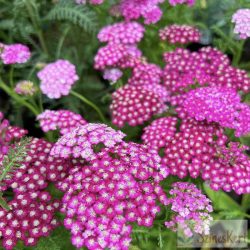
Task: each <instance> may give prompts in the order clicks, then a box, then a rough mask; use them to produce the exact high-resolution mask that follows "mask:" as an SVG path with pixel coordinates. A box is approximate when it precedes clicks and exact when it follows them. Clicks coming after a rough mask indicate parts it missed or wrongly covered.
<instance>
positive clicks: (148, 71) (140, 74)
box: [128, 61, 162, 85]
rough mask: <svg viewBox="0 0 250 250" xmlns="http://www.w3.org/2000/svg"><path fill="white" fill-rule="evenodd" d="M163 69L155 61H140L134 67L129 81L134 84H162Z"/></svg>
mask: <svg viewBox="0 0 250 250" xmlns="http://www.w3.org/2000/svg"><path fill="white" fill-rule="evenodd" d="M161 77H162V69H161V68H160V67H159V66H158V65H156V64H153V63H147V62H144V61H142V62H140V61H138V63H137V64H136V65H135V66H134V67H133V70H132V76H131V77H130V78H129V80H128V83H129V84H133V85H147V84H151V85H152V84H160V83H161Z"/></svg>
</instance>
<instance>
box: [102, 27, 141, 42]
mask: <svg viewBox="0 0 250 250" xmlns="http://www.w3.org/2000/svg"><path fill="white" fill-rule="evenodd" d="M144 31H145V29H144V27H143V26H142V25H141V24H139V23H137V22H120V23H115V24H112V25H108V26H105V27H104V28H102V29H101V30H100V32H99V34H98V36H97V37H98V39H99V41H101V42H108V43H118V44H120V43H121V44H132V45H134V44H136V43H138V42H140V41H141V39H142V38H143V35H144Z"/></svg>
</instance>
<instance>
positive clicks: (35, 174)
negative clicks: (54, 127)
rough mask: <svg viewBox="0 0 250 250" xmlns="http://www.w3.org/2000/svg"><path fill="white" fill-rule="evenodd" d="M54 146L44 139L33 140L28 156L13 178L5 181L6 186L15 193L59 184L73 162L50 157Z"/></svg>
mask: <svg viewBox="0 0 250 250" xmlns="http://www.w3.org/2000/svg"><path fill="white" fill-rule="evenodd" d="M52 146H53V144H52V143H50V142H47V141H45V140H43V139H37V138H32V141H31V142H30V143H29V145H28V146H27V156H26V157H25V159H24V160H23V161H22V162H21V163H20V165H21V166H20V167H19V168H17V169H16V171H15V172H14V173H13V174H12V176H11V178H8V179H6V180H5V181H4V184H5V186H7V187H10V188H12V190H13V191H14V192H15V193H26V192H37V191H42V190H44V189H45V188H46V187H47V185H48V183H49V182H53V183H55V184H56V183H57V182H58V181H60V180H62V179H63V178H65V176H66V175H67V173H68V169H69V168H70V167H71V166H72V162H71V161H69V160H65V159H62V158H55V157H53V156H50V151H51V148H52Z"/></svg>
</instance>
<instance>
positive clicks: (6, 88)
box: [0, 80, 40, 116]
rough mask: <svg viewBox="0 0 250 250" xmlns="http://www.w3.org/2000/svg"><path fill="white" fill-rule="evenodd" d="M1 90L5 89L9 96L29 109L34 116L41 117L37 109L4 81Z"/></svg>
mask: <svg viewBox="0 0 250 250" xmlns="http://www.w3.org/2000/svg"><path fill="white" fill-rule="evenodd" d="M0 88H1V89H3V90H4V91H5V92H6V93H7V94H8V95H9V96H11V97H12V98H13V99H14V100H15V101H17V102H18V103H20V104H22V105H23V106H25V107H27V108H28V109H29V110H30V111H32V113H34V115H36V116H37V115H39V113H40V112H39V111H38V110H36V108H35V107H34V106H33V105H31V104H30V103H28V102H27V101H25V100H24V99H23V98H22V97H20V96H18V95H17V94H16V93H15V92H14V91H13V90H12V89H11V88H10V87H8V86H7V85H6V84H5V83H4V82H3V81H1V80H0Z"/></svg>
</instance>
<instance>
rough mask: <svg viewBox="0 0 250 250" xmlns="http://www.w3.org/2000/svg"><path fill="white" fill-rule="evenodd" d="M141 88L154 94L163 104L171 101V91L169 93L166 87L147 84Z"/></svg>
mask: <svg viewBox="0 0 250 250" xmlns="http://www.w3.org/2000/svg"><path fill="white" fill-rule="evenodd" d="M140 86H141V88H143V89H145V90H147V91H148V92H152V93H154V94H155V95H156V96H157V97H158V98H159V99H160V101H161V102H167V101H169V99H170V94H169V91H167V90H166V87H165V86H163V85H161V84H145V85H140ZM166 109H167V108H166Z"/></svg>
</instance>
